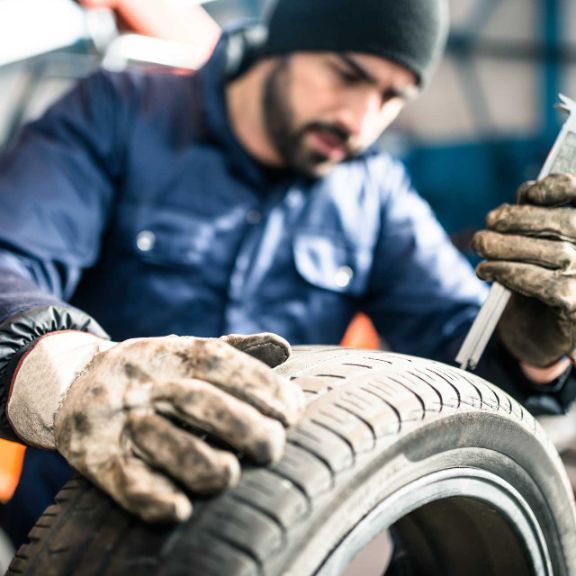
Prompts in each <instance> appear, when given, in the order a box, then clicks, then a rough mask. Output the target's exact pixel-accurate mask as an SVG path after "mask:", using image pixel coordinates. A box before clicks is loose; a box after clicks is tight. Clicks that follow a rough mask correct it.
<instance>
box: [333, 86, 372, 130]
mask: <svg viewBox="0 0 576 576" xmlns="http://www.w3.org/2000/svg"><path fill="white" fill-rule="evenodd" d="M381 103H382V100H381V96H380V93H379V92H378V91H377V90H363V91H361V92H360V91H358V92H355V93H354V94H350V95H348V97H347V98H346V99H345V100H344V101H343V103H342V107H341V109H340V113H339V118H338V120H339V123H340V124H341V125H342V127H343V128H345V129H346V130H347V131H348V132H349V133H350V134H351V136H353V137H354V136H356V137H357V136H361V135H362V134H363V133H364V132H365V131H366V130H368V129H369V128H370V126H371V124H372V122H373V120H374V118H375V117H376V116H377V115H378V114H379V112H380V110H381Z"/></svg>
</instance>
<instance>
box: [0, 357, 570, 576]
mask: <svg viewBox="0 0 576 576" xmlns="http://www.w3.org/2000/svg"><path fill="white" fill-rule="evenodd" d="M278 371H279V372H281V373H283V374H285V375H286V376H288V377H289V378H291V379H292V380H295V381H296V382H298V383H299V384H300V385H301V386H302V387H303V389H304V390H305V391H306V392H307V394H308V396H309V398H310V402H309V405H308V408H307V413H306V417H305V419H304V421H303V422H302V423H301V424H300V425H299V426H298V427H296V428H295V429H293V430H291V431H290V433H289V441H288V445H287V449H286V453H285V456H284V458H283V459H282V460H281V461H280V462H279V463H278V464H276V465H274V466H272V467H269V468H255V467H250V466H249V465H248V464H246V465H245V466H244V473H243V476H242V480H241V482H240V484H239V486H237V487H236V488H234V489H231V490H229V491H227V492H225V493H223V494H221V495H220V496H218V497H216V498H213V499H204V500H202V499H198V498H196V499H194V514H193V516H192V518H191V519H190V520H189V521H188V522H187V523H183V524H180V525H176V526H152V525H147V524H145V523H142V522H140V521H138V520H136V519H134V518H133V517H131V516H130V515H129V514H128V513H126V512H124V511H123V510H121V509H119V508H118V507H117V506H116V505H115V504H114V503H113V502H112V501H111V500H110V499H109V498H108V497H107V496H105V495H104V494H103V493H102V492H100V491H99V490H97V489H96V488H94V487H93V486H91V485H90V484H89V483H88V482H87V481H86V480H83V479H80V478H75V479H73V480H71V481H70V482H69V483H68V484H67V485H66V486H65V487H64V488H63V489H62V491H61V492H60V494H59V495H58V497H57V499H56V504H55V505H53V506H50V507H49V508H48V509H47V510H46V512H45V513H44V515H43V516H42V517H41V519H40V520H39V521H38V523H37V524H36V526H35V527H34V528H33V530H32V531H31V533H30V535H29V539H30V543H29V544H27V545H25V546H23V547H22V548H20V550H19V551H18V552H17V555H16V557H15V559H14V561H13V562H12V564H11V567H10V569H9V571H8V573H7V574H8V575H10V576H15V575H17V574H26V575H30V576H32V575H34V576H68V575H72V574H80V575H82V576H90V575H98V576H115V575H125V574H130V576H135V575H136V574H147V575H154V576H167V575H170V576H174V575H184V574H186V575H193V576H256V575H258V576H278V575H290V576H308V575H313V574H314V575H317V576H335V575H337V574H341V573H342V572H343V571H344V569H345V567H346V566H347V565H348V564H349V563H350V562H351V560H352V558H353V557H354V556H355V555H356V554H357V553H359V552H360V551H362V550H363V549H364V548H365V546H366V545H367V544H368V543H369V542H370V541H372V540H373V539H374V538H375V537H376V536H377V535H378V534H382V533H383V532H385V531H386V529H387V528H389V527H392V533H393V535H394V539H395V540H396V554H395V560H394V561H393V565H392V567H391V568H390V570H389V572H388V573H387V574H394V575H403V576H412V575H417V576H462V575H463V574H466V575H467V576H491V575H502V574H506V575H507V576H528V575H532V574H537V575H546V576H551V575H555V576H569V575H574V574H576V522H575V517H576V516H575V513H574V506H573V502H572V493H571V490H570V487H569V484H568V481H567V478H566V474H565V472H564V470H563V468H562V465H561V462H560V460H559V457H558V455H557V453H556V452H555V450H554V448H553V447H552V445H551V444H550V442H549V441H548V440H547V438H546V437H545V435H544V433H543V432H542V430H541V428H540V427H539V425H538V424H537V423H536V422H535V420H534V418H532V416H530V415H529V414H528V413H527V412H526V411H525V410H524V409H523V408H522V407H521V406H520V405H519V404H518V403H516V402H515V401H513V400H511V399H510V398H509V397H508V396H507V395H506V394H505V393H503V392H502V391H500V390H499V389H498V388H496V387H494V386H492V385H490V384H488V383H487V382H485V381H483V380H481V379H480V378H478V377H476V376H474V375H471V374H469V373H466V372H463V371H461V370H458V369H456V368H452V367H449V366H446V365H443V364H440V363H437V362H432V361H426V360H422V359H416V358H412V357H409V356H403V355H399V354H391V353H387V352H375V351H358V350H348V349H342V348H314V347H313V348H299V349H297V350H296V351H295V354H294V355H293V357H292V358H291V359H290V360H289V361H288V362H287V363H286V364H284V365H283V366H281V367H280V368H278ZM363 574H364V573H363Z"/></svg>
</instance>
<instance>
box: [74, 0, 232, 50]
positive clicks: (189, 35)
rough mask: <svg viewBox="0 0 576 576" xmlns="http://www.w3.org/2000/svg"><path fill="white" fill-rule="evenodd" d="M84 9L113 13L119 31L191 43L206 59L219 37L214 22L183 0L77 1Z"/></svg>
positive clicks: (197, 6)
mask: <svg viewBox="0 0 576 576" xmlns="http://www.w3.org/2000/svg"><path fill="white" fill-rule="evenodd" d="M80 3H81V4H82V5H83V6H85V7H86V8H93V9H99V8H107V9H109V10H113V11H114V12H115V14H116V16H117V18H118V20H119V25H120V28H122V29H124V30H126V31H131V32H136V33H137V34H143V35H145V36H152V37H155V38H162V39H164V40H170V41H172V42H183V43H185V44H192V45H193V47H194V49H195V50H198V51H202V53H203V54H204V55H205V58H208V56H209V55H210V53H211V52H212V49H213V48H214V46H215V45H216V42H218V39H219V38H220V33H221V29H220V26H219V25H218V24H217V22H216V21H215V20H214V19H213V18H212V17H211V16H210V15H209V14H208V12H206V10H204V8H202V6H199V5H196V4H194V3H193V2H189V3H187V2H182V0H163V2H159V1H158V0H80Z"/></svg>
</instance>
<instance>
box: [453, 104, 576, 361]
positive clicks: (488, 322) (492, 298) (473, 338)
mask: <svg viewBox="0 0 576 576" xmlns="http://www.w3.org/2000/svg"><path fill="white" fill-rule="evenodd" d="M559 98H560V103H559V104H557V105H556V107H557V108H558V109H559V110H562V111H563V112H565V113H567V114H568V119H567V120H566V122H564V125H563V126H562V129H561V130H560V133H559V134H558V137H557V138H556V141H555V142H554V145H553V146H552V149H551V150H550V153H549V154H548V157H547V158H546V162H545V163H544V166H543V167H542V170H540V174H539V175H538V180H540V179H541V178H544V176H547V175H548V174H553V173H562V172H572V173H576V102H574V101H573V100H570V98H567V97H566V96H564V95H562V94H560V96H559ZM509 298H510V291H509V290H508V289H506V288H504V287H503V286H501V285H500V284H498V283H497V282H495V283H494V284H493V285H492V287H491V288H490V292H489V294H488V298H486V301H485V302H484V304H483V305H482V308H480V311H479V312H478V316H476V319H475V320H474V323H473V324H472V327H471V328H470V331H469V332H468V335H467V336H466V339H465V340H464V343H463V344H462V347H461V348H460V351H459V352H458V355H457V356H456V362H457V363H458V364H459V365H460V368H463V369H464V370H474V369H475V368H476V366H478V362H479V361H480V357H481V356H482V353H483V352H484V349H485V348H486V345H487V344H488V340H490V337H491V336H492V334H493V333H494V330H495V329H496V324H498V321H499V320H500V317H501V316H502V312H504V308H506V304H507V303H508V300H509Z"/></svg>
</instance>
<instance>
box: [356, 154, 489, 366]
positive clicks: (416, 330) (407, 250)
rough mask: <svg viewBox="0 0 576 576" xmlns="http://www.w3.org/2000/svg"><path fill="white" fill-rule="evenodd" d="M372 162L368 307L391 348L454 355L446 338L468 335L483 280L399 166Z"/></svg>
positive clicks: (481, 296)
mask: <svg viewBox="0 0 576 576" xmlns="http://www.w3.org/2000/svg"><path fill="white" fill-rule="evenodd" d="M370 168H371V174H372V178H373V179H374V180H375V181H376V184H374V186H373V187H374V188H375V189H378V190H379V191H380V197H381V209H380V213H381V216H380V224H379V226H380V231H379V234H378V237H377V242H376V246H375V252H374V261H373V267H372V271H371V277H370V283H369V289H368V295H367V300H366V302H365V309H366V312H367V313H368V314H369V315H370V316H371V317H372V318H373V321H374V324H375V326H376V328H377V329H378V331H379V333H380V334H381V336H382V337H383V338H384V340H385V341H386V343H387V344H388V345H389V346H390V347H391V348H392V349H393V350H396V351H398V352H403V353H406V354H413V355H416V356H423V357H426V358H433V359H436V360H441V361H444V362H452V361H453V358H451V357H450V354H451V350H450V346H451V343H453V342H454V341H456V340H459V339H461V338H463V337H464V336H465V334H466V332H467V330H468V327H469V326H470V323H471V322H472V321H473V319H474V317H475V316H476V314H477V313H478V310H479V308H480V306H481V304H482V302H483V300H484V298H485V297H486V295H487V292H488V290H487V287H486V285H485V284H484V283H483V282H481V281H480V280H479V279H478V278H477V277H476V275H475V273H474V270H473V269H472V267H471V266H470V264H469V263H468V262H467V260H466V259H465V258H464V256H463V255H462V254H460V253H459V252H458V250H457V249H456V248H455V247H454V246H453V244H452V242H451V241H450V239H449V237H448V236H447V234H446V233H445V232H444V230H443V229H442V227H441V226H440V224H439V222H438V221H437V219H436V217H435V216H434V214H433V212H432V210H431V208H430V206H429V205H428V204H427V203H426V202H425V200H423V199H422V198H421V197H420V196H419V195H418V194H417V193H416V192H415V191H414V190H413V188H412V186H411V183H410V180H409V178H408V177H407V174H406V172H405V170H404V168H403V166H402V165H401V164H399V163H394V162H392V161H390V160H387V159H386V157H384V158H382V159H377V160H375V161H374V162H373V164H372V166H371V167H370Z"/></svg>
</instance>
